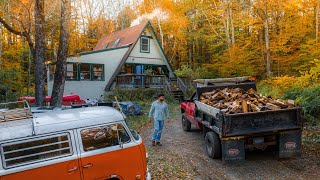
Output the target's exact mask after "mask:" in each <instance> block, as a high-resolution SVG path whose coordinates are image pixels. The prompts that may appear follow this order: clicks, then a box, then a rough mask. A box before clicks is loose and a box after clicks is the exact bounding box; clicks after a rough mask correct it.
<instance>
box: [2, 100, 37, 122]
mask: <svg viewBox="0 0 320 180" xmlns="http://www.w3.org/2000/svg"><path fill="white" fill-rule="evenodd" d="M29 118H32V113H31V109H30V106H29V104H28V102H27V101H16V102H7V103H0V123H2V122H7V121H17V120H23V119H29Z"/></svg>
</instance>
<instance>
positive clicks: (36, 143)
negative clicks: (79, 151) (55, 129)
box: [0, 133, 73, 168]
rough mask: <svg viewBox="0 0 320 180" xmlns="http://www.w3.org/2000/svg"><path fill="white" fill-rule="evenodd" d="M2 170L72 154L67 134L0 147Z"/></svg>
mask: <svg viewBox="0 0 320 180" xmlns="http://www.w3.org/2000/svg"><path fill="white" fill-rule="evenodd" d="M0 149H1V156H2V159H3V165H4V168H13V167H17V166H24V165H28V164H33V163H36V162H42V161H45V160H50V159H56V158H60V157H65V156H70V155H72V154H73V151H72V147H71V143H70V135H69V134H68V133H65V134H59V135H53V136H46V137H39V138H32V139H27V140H21V141H15V142H10V143H5V144H2V145H1V148H0Z"/></svg>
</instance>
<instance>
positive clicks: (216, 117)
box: [195, 101, 302, 137]
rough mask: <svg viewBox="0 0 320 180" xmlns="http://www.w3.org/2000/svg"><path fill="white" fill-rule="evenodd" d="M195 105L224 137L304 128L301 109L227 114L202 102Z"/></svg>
mask: <svg viewBox="0 0 320 180" xmlns="http://www.w3.org/2000/svg"><path fill="white" fill-rule="evenodd" d="M195 103H196V106H197V110H198V111H199V110H200V111H202V112H203V113H205V114H206V115H208V116H210V117H212V118H213V120H212V121H213V122H212V123H210V124H211V126H212V128H213V129H215V131H218V133H219V134H220V135H221V136H222V137H229V136H241V135H250V134H256V133H265V132H277V131H282V130H290V129H300V128H301V127H302V120H301V108H300V107H295V108H288V109H280V110H270V111H260V112H248V113H237V114H226V113H224V112H222V111H220V110H219V109H216V108H214V107H212V106H209V105H206V104H204V103H201V102H200V101H195ZM209 119H210V118H209ZM207 125H208V124H207Z"/></svg>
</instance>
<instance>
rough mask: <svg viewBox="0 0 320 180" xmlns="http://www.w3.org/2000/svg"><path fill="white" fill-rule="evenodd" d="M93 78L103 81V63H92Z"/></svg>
mask: <svg viewBox="0 0 320 180" xmlns="http://www.w3.org/2000/svg"><path fill="white" fill-rule="evenodd" d="M92 74H93V76H92V80H94V81H102V80H103V65H102V64H93V65H92Z"/></svg>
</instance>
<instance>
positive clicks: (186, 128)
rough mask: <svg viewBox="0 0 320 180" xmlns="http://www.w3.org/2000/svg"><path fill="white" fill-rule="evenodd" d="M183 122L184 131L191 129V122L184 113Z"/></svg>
mask: <svg viewBox="0 0 320 180" xmlns="http://www.w3.org/2000/svg"><path fill="white" fill-rule="evenodd" d="M181 123H182V129H183V130H184V131H190V129H191V123H190V122H189V121H188V120H187V119H186V117H185V116H184V115H182V118H181Z"/></svg>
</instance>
